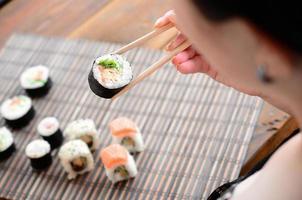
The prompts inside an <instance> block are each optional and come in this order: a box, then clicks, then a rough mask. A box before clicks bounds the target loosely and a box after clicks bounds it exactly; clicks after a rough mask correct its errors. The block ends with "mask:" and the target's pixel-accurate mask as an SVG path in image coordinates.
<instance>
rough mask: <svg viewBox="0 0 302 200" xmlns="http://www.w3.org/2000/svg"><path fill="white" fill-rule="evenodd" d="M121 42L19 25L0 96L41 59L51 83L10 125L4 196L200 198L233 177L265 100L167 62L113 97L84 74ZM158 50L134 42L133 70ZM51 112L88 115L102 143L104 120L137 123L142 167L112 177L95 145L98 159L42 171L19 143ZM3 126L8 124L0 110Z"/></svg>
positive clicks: (66, 117) (5, 54)
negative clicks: (47, 33)
mask: <svg viewBox="0 0 302 200" xmlns="http://www.w3.org/2000/svg"><path fill="white" fill-rule="evenodd" d="M118 47H119V45H117V44H112V43H105V42H92V41H85V40H64V39H61V38H45V37H41V36H36V35H24V34H16V35H14V36H12V37H11V38H10V39H9V40H8V41H7V43H6V45H5V47H4V48H3V49H2V51H1V52H0V67H1V74H0V80H1V84H0V101H1V102H2V101H3V100H4V99H6V98H8V97H11V96H13V95H17V94H24V91H23V90H22V89H21V88H20V85H19V82H18V77H19V76H20V74H21V72H22V71H23V70H24V69H25V68H26V67H30V66H33V65H38V64H44V65H47V66H48V67H49V68H50V70H51V77H52V79H53V81H54V85H53V87H52V89H51V90H50V93H49V94H48V95H47V96H46V97H43V98H39V99H34V100H33V105H34V107H35V109H36V111H37V114H36V116H35V118H34V120H33V121H32V122H31V123H30V124H29V125H28V126H27V127H25V128H23V129H21V130H18V131H17V130H13V134H14V137H15V142H16V146H17V151H16V152H15V153H14V154H13V156H11V157H10V158H9V159H8V160H6V161H3V162H0V196H1V197H4V198H8V199H30V200H35V199H39V200H40V199H72V200H74V199H79V200H80V199H81V200H82V199H206V198H207V197H208V195H209V194H210V193H211V192H212V191H213V190H214V189H215V188H216V187H217V186H219V185H221V184H222V183H225V182H226V181H228V180H233V179H235V178H236V177H237V176H238V174H239V171H240V168H241V166H242V164H243V161H244V159H245V155H246V152H247V148H248V145H249V142H250V139H251V137H252V135H253V131H254V128H255V124H256V121H257V118H258V115H259V111H260V109H261V106H262V102H261V101H260V100H259V99H258V98H255V97H249V96H246V95H244V94H241V93H238V92H236V91H235V90H233V89H230V88H226V87H224V86H222V85H220V84H218V83H216V82H214V81H212V80H211V79H210V78H208V77H206V76H203V75H201V74H198V75H189V76H183V75H180V74H179V73H177V72H176V71H175V70H174V69H173V67H172V66H166V67H164V68H163V69H161V70H160V71H159V72H157V73H156V74H154V75H153V76H152V77H149V78H148V79H147V80H145V81H144V82H143V83H142V84H140V85H138V86H137V87H135V88H134V89H132V90H131V91H130V92H129V93H128V94H126V95H125V96H123V97H121V98H120V99H118V100H117V101H115V102H113V103H112V102H111V101H110V100H104V99H100V98H98V97H96V96H95V95H94V94H93V93H92V92H91V91H90V89H89V87H88V82H87V75H88V72H89V70H90V66H91V63H92V61H93V59H94V58H96V57H97V56H99V55H102V54H105V53H109V52H112V51H113V50H114V49H117V48H118ZM162 55H163V53H162V52H160V51H155V50H147V49H135V50H133V51H132V52H129V53H127V54H126V57H127V58H128V60H129V61H130V62H131V63H132V65H133V68H134V73H135V74H136V75H137V74H138V72H139V71H142V70H143V69H144V68H145V67H147V66H149V65H150V64H151V63H153V62H154V61H156V60H157V59H159V58H160V57H161V56H162ZM46 116H55V117H57V118H58V119H59V120H60V122H61V127H62V128H63V129H64V127H66V124H67V123H68V122H70V121H72V120H75V119H78V118H91V119H93V120H94V121H95V122H96V125H97V126H98V128H99V132H100V138H101V145H100V147H101V148H102V147H105V146H106V145H108V144H110V142H111V140H110V134H109V130H108V128H107V124H108V122H109V121H110V120H112V119H113V118H115V117H117V116H126V117H129V118H131V119H133V120H134V121H136V122H137V124H138V126H139V127H140V128H141V132H142V134H143V137H144V140H145V143H146V146H147V148H146V150H145V151H144V152H143V153H141V154H140V155H138V156H135V159H136V163H137V166H138V170H139V173H138V175H137V177H136V178H135V179H133V180H130V181H127V182H122V183H119V184H116V185H112V184H111V183H110V182H109V180H108V179H107V178H106V176H105V171H104V168H103V166H102V164H101V163H100V161H99V160H98V151H97V152H96V153H94V157H95V159H96V168H95V169H94V170H93V171H92V172H90V173H87V174H85V175H82V176H79V177H78V178H77V179H75V180H72V181H68V180H67V176H66V174H65V172H64V171H63V168H62V167H61V166H60V164H59V160H58V156H57V153H58V152H57V151H55V152H54V153H53V158H54V162H53V164H52V165H51V167H50V168H48V169H47V170H46V171H43V172H39V173H37V172H35V171H33V170H32V169H31V167H30V164H29V160H27V158H26V157H25V154H24V149H25V146H26V144H28V143H29V142H30V141H31V140H33V139H36V138H39V137H38V135H37V133H36V125H37V123H38V122H39V121H40V120H41V119H42V118H43V117H46ZM0 122H1V123H0V125H1V126H3V125H4V120H3V119H1V121H0Z"/></svg>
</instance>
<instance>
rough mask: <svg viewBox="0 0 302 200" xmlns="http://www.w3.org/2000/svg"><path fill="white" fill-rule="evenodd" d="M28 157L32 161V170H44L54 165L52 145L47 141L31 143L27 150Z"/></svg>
mask: <svg viewBox="0 0 302 200" xmlns="http://www.w3.org/2000/svg"><path fill="white" fill-rule="evenodd" d="M25 154H26V156H27V157H28V158H29V159H30V164H31V166H32V168H34V169H36V170H42V169H45V168H47V167H48V166H50V165H51V163H52V157H51V149H50V144H49V143H48V142H46V141H45V140H41V139H39V140H34V141H31V142H30V143H29V144H28V145H27V146H26V149H25Z"/></svg>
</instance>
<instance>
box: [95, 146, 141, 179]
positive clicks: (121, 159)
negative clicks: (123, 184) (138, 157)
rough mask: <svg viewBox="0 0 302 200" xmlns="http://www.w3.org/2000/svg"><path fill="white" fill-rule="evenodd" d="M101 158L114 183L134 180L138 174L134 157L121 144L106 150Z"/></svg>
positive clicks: (101, 154)
mask: <svg viewBox="0 0 302 200" xmlns="http://www.w3.org/2000/svg"><path fill="white" fill-rule="evenodd" d="M100 158H101V160H102V162H103V164H104V166H105V171H106V175H107V176H108V178H109V179H110V180H111V181H112V182H113V183H116V182H119V181H123V180H127V179H130V178H133V177H135V176H136V174H137V168H136V164H135V161H134V159H133V157H132V156H131V155H130V154H129V152H128V151H127V149H126V148H125V147H123V146H121V145H119V144H112V145H110V146H108V147H106V148H104V149H103V150H102V151H101V153H100Z"/></svg>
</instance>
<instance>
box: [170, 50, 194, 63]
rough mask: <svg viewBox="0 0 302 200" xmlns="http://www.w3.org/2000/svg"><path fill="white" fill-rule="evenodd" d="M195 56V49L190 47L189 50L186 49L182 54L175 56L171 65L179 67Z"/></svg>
mask: <svg viewBox="0 0 302 200" xmlns="http://www.w3.org/2000/svg"><path fill="white" fill-rule="evenodd" d="M195 55H196V51H195V49H194V48H193V47H192V46H191V47H189V48H187V49H186V50H184V51H183V52H181V53H179V54H177V55H176V56H175V57H174V58H173V59H172V63H173V64H174V65H180V64H182V63H184V62H186V61H188V60H190V59H191V58H193V57H194V56H195Z"/></svg>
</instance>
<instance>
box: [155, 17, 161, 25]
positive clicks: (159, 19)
mask: <svg viewBox="0 0 302 200" xmlns="http://www.w3.org/2000/svg"><path fill="white" fill-rule="evenodd" d="M161 23H162V18H161V17H160V18H158V19H157V20H156V21H155V23H154V27H158V26H159V25H160V24H161Z"/></svg>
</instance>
